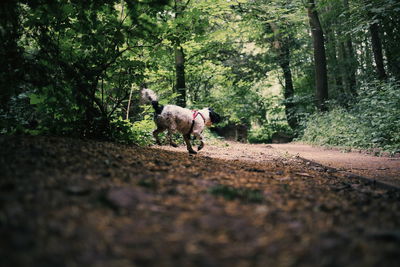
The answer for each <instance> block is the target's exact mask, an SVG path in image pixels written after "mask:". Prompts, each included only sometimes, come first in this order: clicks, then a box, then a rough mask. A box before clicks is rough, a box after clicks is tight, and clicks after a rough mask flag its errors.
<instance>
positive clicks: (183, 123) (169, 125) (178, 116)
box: [141, 89, 221, 154]
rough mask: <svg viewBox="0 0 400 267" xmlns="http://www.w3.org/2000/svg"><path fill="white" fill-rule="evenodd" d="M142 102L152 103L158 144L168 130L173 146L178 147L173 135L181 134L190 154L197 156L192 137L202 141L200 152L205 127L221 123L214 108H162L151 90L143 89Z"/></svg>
mask: <svg viewBox="0 0 400 267" xmlns="http://www.w3.org/2000/svg"><path fill="white" fill-rule="evenodd" d="M141 102H142V103H143V104H147V103H151V104H152V106H153V108H154V111H155V114H154V121H155V123H156V125H157V129H156V130H154V132H153V136H154V138H155V139H156V141H157V144H161V142H160V139H159V138H158V135H159V134H160V133H161V132H164V131H165V130H168V139H169V142H170V144H171V145H172V146H174V147H176V146H177V145H176V144H175V143H174V142H173V141H172V136H171V135H172V133H175V132H180V133H181V134H182V135H183V139H184V140H185V143H186V146H187V149H188V151H189V153H190V154H196V153H197V152H196V151H194V150H193V148H192V145H191V144H190V135H191V134H192V135H194V136H195V137H196V138H197V139H198V140H200V145H199V147H198V150H201V149H202V148H203V147H204V142H203V136H202V133H203V130H204V127H205V126H208V127H209V126H211V125H212V124H213V123H218V122H220V121H221V117H220V116H219V115H218V114H217V113H216V112H215V111H214V110H213V109H212V108H203V109H201V110H198V111H197V110H190V109H187V108H182V107H179V106H176V105H166V106H162V105H160V104H159V103H158V98H157V95H156V94H155V93H154V92H153V91H152V90H150V89H142V91H141Z"/></svg>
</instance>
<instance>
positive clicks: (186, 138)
mask: <svg viewBox="0 0 400 267" xmlns="http://www.w3.org/2000/svg"><path fill="white" fill-rule="evenodd" d="M183 140H185V143H186V147H187V150H188V151H189V154H197V152H196V151H194V150H193V148H192V145H191V144H190V134H185V135H183Z"/></svg>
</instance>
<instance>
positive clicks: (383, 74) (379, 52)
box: [369, 23, 387, 80]
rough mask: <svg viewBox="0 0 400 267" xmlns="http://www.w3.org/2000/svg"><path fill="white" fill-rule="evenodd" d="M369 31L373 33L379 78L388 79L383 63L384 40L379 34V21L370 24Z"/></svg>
mask: <svg viewBox="0 0 400 267" xmlns="http://www.w3.org/2000/svg"><path fill="white" fill-rule="evenodd" d="M369 31H370V33H371V44H372V52H373V54H374V59H375V65H376V72H377V74H378V78H379V79H380V80H386V78H387V76H386V72H385V67H384V63H383V53H382V42H381V38H380V36H379V31H380V28H379V25H378V23H372V24H371V25H370V26H369Z"/></svg>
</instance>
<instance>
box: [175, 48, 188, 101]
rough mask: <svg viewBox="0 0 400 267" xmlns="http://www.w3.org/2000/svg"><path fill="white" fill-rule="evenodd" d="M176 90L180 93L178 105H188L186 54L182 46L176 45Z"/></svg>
mask: <svg viewBox="0 0 400 267" xmlns="http://www.w3.org/2000/svg"><path fill="white" fill-rule="evenodd" d="M175 71H176V85H175V86H176V92H177V93H178V94H179V96H178V99H177V105H178V106H181V107H186V84H185V54H184V52H183V48H182V47H181V46H177V47H175Z"/></svg>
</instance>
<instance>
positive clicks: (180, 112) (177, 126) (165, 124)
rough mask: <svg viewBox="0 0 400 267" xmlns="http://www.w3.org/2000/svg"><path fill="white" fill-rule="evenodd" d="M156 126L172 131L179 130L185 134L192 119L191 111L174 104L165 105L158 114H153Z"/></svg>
mask: <svg viewBox="0 0 400 267" xmlns="http://www.w3.org/2000/svg"><path fill="white" fill-rule="evenodd" d="M155 121H156V124H157V126H161V127H162V128H165V129H169V130H171V131H172V132H176V131H179V132H180V133H182V134H187V133H188V132H189V131H190V127H191V124H192V121H193V116H192V111H191V110H189V109H187V108H182V107H179V106H176V105H166V106H164V107H163V109H162V111H161V113H160V114H157V115H156V116H155Z"/></svg>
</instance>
